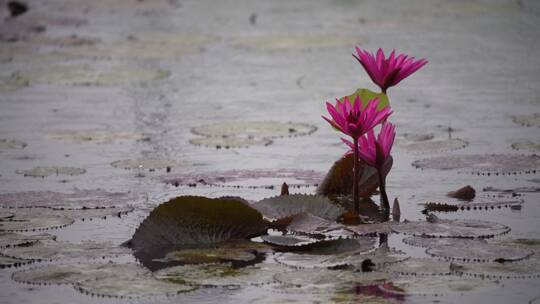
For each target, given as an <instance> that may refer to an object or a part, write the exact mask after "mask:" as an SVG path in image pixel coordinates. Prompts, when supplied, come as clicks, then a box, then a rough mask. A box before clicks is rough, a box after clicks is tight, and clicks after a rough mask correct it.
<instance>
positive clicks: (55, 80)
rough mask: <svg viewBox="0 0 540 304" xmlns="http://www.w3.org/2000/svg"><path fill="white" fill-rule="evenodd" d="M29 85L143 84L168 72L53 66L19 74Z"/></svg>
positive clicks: (163, 76) (123, 68) (161, 77)
mask: <svg viewBox="0 0 540 304" xmlns="http://www.w3.org/2000/svg"><path fill="white" fill-rule="evenodd" d="M20 74H21V77H23V78H25V79H28V81H29V82H30V84H33V83H44V84H60V85H102V86H114V85H124V84H133V83H144V82H149V81H154V80H160V79H164V78H167V77H169V76H170V75H171V73H170V72H169V71H165V70H156V69H148V68H146V69H143V68H136V67H117V68H112V69H111V68H109V69H101V70H100V69H95V68H91V67H90V66H86V65H84V66H54V67H50V68H42V69H35V70H27V71H21V72H20Z"/></svg>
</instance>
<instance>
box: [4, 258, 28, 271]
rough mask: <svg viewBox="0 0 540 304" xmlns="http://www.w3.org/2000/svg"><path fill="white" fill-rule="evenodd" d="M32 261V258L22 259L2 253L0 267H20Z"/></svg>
mask: <svg viewBox="0 0 540 304" xmlns="http://www.w3.org/2000/svg"><path fill="white" fill-rule="evenodd" d="M30 263H32V261H31V260H22V259H17V258H10V257H7V256H3V255H0V269H2V268H10V267H19V266H22V265H26V264H30Z"/></svg>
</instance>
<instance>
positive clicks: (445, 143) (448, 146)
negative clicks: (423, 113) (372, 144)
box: [396, 138, 469, 154]
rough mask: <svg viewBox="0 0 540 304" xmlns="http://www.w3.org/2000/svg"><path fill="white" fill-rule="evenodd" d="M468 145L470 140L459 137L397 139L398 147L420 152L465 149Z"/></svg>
mask: <svg viewBox="0 0 540 304" xmlns="http://www.w3.org/2000/svg"><path fill="white" fill-rule="evenodd" d="M468 145H469V143H468V142H466V141H464V140H462V139H459V138H451V139H432V140H423V141H404V140H397V141H396V148H399V149H403V150H405V151H409V152H412V153H418V154H421V153H438V152H447V151H454V150H459V149H463V148H465V147H467V146H468Z"/></svg>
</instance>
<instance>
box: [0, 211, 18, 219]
mask: <svg viewBox="0 0 540 304" xmlns="http://www.w3.org/2000/svg"><path fill="white" fill-rule="evenodd" d="M14 215H15V214H14V213H13V212H10V211H9V210H5V209H0V221H1V220H6V219H10V218H12V217H13V216H14Z"/></svg>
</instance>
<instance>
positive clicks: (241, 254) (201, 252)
mask: <svg viewBox="0 0 540 304" xmlns="http://www.w3.org/2000/svg"><path fill="white" fill-rule="evenodd" d="M256 257H257V256H256V255H255V254H253V253H251V252H248V251H246V250H242V249H227V248H201V249H182V250H178V251H172V252H169V253H167V255H166V256H165V258H163V259H161V260H160V262H161V261H163V262H165V263H170V262H180V263H182V264H210V263H220V262H223V261H240V262H249V261H253V260H255V258H256Z"/></svg>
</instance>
